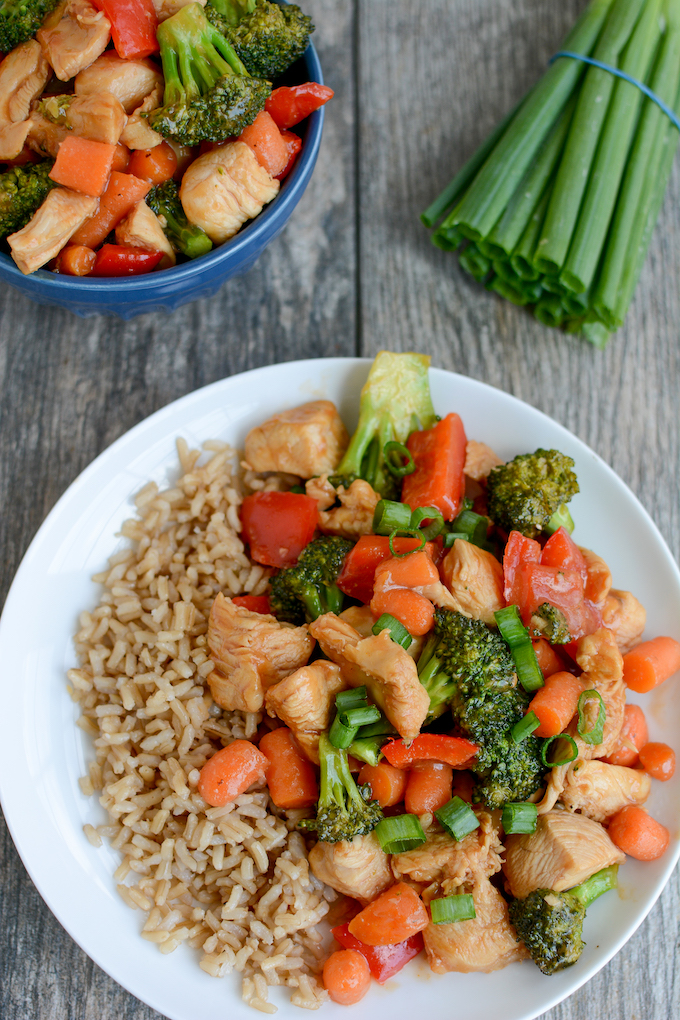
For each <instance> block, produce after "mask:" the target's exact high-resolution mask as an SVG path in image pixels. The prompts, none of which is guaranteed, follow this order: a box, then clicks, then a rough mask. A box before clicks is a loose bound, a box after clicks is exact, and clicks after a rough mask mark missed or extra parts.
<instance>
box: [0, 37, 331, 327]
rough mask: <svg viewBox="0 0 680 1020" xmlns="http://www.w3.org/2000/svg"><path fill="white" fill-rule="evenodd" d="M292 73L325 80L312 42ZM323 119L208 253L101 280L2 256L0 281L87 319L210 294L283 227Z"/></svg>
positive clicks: (126, 315)
mask: <svg viewBox="0 0 680 1020" xmlns="http://www.w3.org/2000/svg"><path fill="white" fill-rule="evenodd" d="M298 67H299V74H298V73H297V71H298ZM291 72H293V73H295V79H296V80H298V81H301V82H302V81H316V82H318V83H319V84H320V85H322V84H323V76H322V73H321V64H320V63H319V58H318V56H317V53H316V50H315V49H314V47H313V46H312V45H311V44H310V46H309V47H308V48H307V50H306V52H305V54H304V55H303V57H302V58H301V59H300V61H298V63H297V64H296V65H295V67H294V68H291ZM287 78H288V76H287ZM323 121H324V107H323V106H322V107H321V109H320V110H317V111H316V112H315V113H313V114H312V115H311V116H310V117H308V118H307V120H306V121H305V122H304V123H303V125H302V149H301V150H300V154H299V156H298V158H297V161H296V163H295V166H294V167H293V170H292V171H291V173H290V174H289V175H288V177H286V179H285V180H284V181H283V183H282V185H281V190H280V192H279V194H278V195H277V196H276V198H275V199H274V201H273V202H271V203H270V204H269V205H268V206H266V207H265V209H264V210H263V211H262V212H261V213H260V215H259V216H258V217H257V218H256V219H254V220H252V221H251V222H250V223H249V224H247V225H246V226H245V227H243V229H242V230H240V231H239V233H238V234H237V235H236V236H235V237H234V238H232V240H231V241H227V242H226V243H225V244H222V245H220V246H219V247H218V248H215V249H214V250H213V251H211V252H210V253H209V254H208V255H203V256H202V257H201V258H198V259H194V260H193V261H191V262H184V263H182V265H181V266H176V267H175V268H174V269H164V270H162V271H160V272H157V273H150V274H148V275H145V276H136V277H122V278H112V279H102V278H94V277H92V278H90V277H87V276H81V277H78V276H59V275H58V274H57V273H51V272H50V271H49V270H46V269H38V270H37V272H35V273H31V274H30V275H29V276H24V274H23V273H22V272H20V270H19V269H17V267H16V266H15V264H14V262H13V261H12V259H11V258H10V257H9V255H3V254H0V280H2V281H4V282H5V283H8V284H10V286H12V287H16V289H17V290H20V291H21V292H22V293H23V294H27V295H28V297H30V298H31V299H32V300H33V301H35V302H37V304H39V305H57V306H58V307H60V308H67V309H68V310H69V311H71V312H75V313H76V315H82V316H85V317H87V316H90V315H115V316H117V317H118V318H120V319H131V318H133V317H134V316H135V315H141V314H142V313H143V312H159V311H164V312H172V311H173V310H174V309H175V308H179V306H180V305H185V304H187V303H188V302H189V301H196V300H197V298H203V297H211V296H212V295H213V294H215V293H216V292H217V291H218V290H219V288H220V287H221V286H222V284H223V283H224V281H225V280H228V279H229V278H230V277H231V276H238V275H240V274H241V273H245V272H247V271H248V270H249V269H250V267H251V266H252V265H253V264H254V262H255V261H256V259H258V258H259V256H260V255H261V254H262V252H263V251H264V249H265V248H266V247H267V245H268V244H269V243H270V242H271V241H273V240H274V238H275V237H276V236H277V235H278V234H280V233H281V231H282V230H283V228H284V227H285V225H286V223H287V222H288V220H289V219H290V216H291V214H292V212H293V209H294V208H295V206H296V205H297V204H298V202H299V201H300V199H301V198H302V193H303V192H304V190H305V188H306V187H307V185H308V183H309V179H310V177H311V176H312V171H313V169H314V164H315V163H316V157H317V156H318V154H319V145H320V144H321V132H322V130H323Z"/></svg>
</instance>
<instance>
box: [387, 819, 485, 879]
mask: <svg viewBox="0 0 680 1020" xmlns="http://www.w3.org/2000/svg"><path fill="white" fill-rule="evenodd" d="M476 813H477V817H478V818H479V822H480V826H479V828H478V829H476V830H475V831H474V832H471V833H469V835H467V836H465V838H464V839H461V840H456V839H453V837H452V836H449V835H448V833H445V832H428V833H427V842H426V843H423V845H422V846H419V847H416V849H415V850H407V851H405V852H404V853H401V854H393V856H392V872H393V873H394V876H395V878H396V879H397V881H400V880H401V879H404V880H405V881H407V882H415V883H417V884H418V885H423V886H426V887H430V888H429V891H430V893H431V894H432V895H435V894H436V895H444V896H448V895H450V894H452V893H454V892H455V891H456V890H457V889H458V888H459V887H460V886H462V885H465V884H467V883H470V882H476V881H477V880H478V879H482V878H490V877H491V876H492V875H495V874H496V872H498V871H500V870H501V863H502V862H501V854H502V852H503V844H502V843H501V840H500V836H499V832H498V826H497V825H495V824H494V821H493V817H492V815H490V814H489V812H488V811H485V810H483V809H482V808H478V809H477V812H476Z"/></svg>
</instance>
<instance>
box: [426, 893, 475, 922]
mask: <svg viewBox="0 0 680 1020" xmlns="http://www.w3.org/2000/svg"><path fill="white" fill-rule="evenodd" d="M430 916H431V917H432V924H454V923H455V922H456V921H471V920H472V919H473V918H474V917H476V916H477V914H476V913H475V903H474V900H473V898H472V894H471V893H458V894H457V895H456V896H442V897H440V898H439V899H437V900H430Z"/></svg>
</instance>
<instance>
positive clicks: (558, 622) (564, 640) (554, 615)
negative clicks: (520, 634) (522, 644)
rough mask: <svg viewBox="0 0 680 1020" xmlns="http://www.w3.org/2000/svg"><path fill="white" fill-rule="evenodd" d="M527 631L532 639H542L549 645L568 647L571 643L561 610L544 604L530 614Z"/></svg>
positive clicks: (566, 623)
mask: <svg viewBox="0 0 680 1020" xmlns="http://www.w3.org/2000/svg"><path fill="white" fill-rule="evenodd" d="M529 631H530V632H531V635H532V637H543V638H545V639H546V641H549V642H550V644H551V645H568V644H569V642H570V641H571V634H570V632H569V623H568V622H567V618H566V616H565V615H564V613H563V612H562V610H561V609H558V608H557V606H551V605H550V603H549V602H544V603H543V605H541V606H539V607H538V609H534V611H533V613H532V614H531V622H530V624H529Z"/></svg>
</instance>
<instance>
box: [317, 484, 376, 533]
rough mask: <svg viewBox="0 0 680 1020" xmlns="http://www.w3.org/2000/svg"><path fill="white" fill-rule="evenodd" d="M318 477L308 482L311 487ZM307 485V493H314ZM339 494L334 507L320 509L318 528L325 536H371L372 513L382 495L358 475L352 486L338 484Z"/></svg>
mask: <svg viewBox="0 0 680 1020" xmlns="http://www.w3.org/2000/svg"><path fill="white" fill-rule="evenodd" d="M315 481H318V479H311V482H307V486H310V484H311V483H312V482H315ZM331 488H332V486H331ZM313 492H314V488H312V492H311V493H310V491H309V488H307V495H312V494H313ZM333 494H334V496H335V495H337V498H338V500H339V501H340V506H337V507H333V509H331V510H321V509H320V510H319V529H320V530H321V531H322V532H323V533H324V534H325V535H340V536H341V537H342V538H354V539H356V538H360V537H361V535H370V534H371V533H372V531H373V515H374V514H375V508H376V506H377V505H378V502H379V500H380V495H379V494H378V493H377V492H376V491H375V490H374V489H373V488H372V487H371V486H370V485H369V484H368V482H365V481H364V480H363V479H362V478H356V479H355V480H354V481H353V482H352V484H351V485H350V486H349V488H347V489H346V488H345V487H344V485H340V486H339V487H338V490H337V493H336V492H335V490H333Z"/></svg>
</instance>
